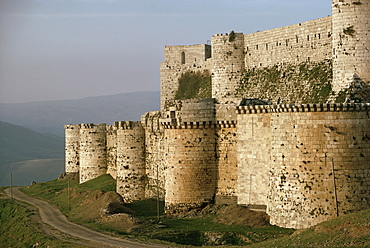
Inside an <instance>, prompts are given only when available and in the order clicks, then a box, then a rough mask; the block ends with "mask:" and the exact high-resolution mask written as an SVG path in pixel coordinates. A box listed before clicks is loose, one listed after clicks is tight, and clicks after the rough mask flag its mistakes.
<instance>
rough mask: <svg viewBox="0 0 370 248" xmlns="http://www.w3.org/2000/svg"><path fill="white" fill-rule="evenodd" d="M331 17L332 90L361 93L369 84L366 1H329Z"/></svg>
mask: <svg viewBox="0 0 370 248" xmlns="http://www.w3.org/2000/svg"><path fill="white" fill-rule="evenodd" d="M332 15H333V16H332V24H333V33H332V35H333V90H334V92H335V93H336V94H338V93H339V92H341V91H346V90H347V89H349V88H353V87H355V88H356V90H357V91H358V90H360V91H361V89H363V87H364V86H366V87H368V84H369V82H370V35H369V34H368V33H369V29H370V0H361V1H352V0H333V1H332ZM347 93H350V94H351V93H352V94H353V92H347ZM352 97H353V95H352ZM365 97H366V96H365Z"/></svg>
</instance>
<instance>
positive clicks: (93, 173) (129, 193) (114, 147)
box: [64, 121, 145, 201]
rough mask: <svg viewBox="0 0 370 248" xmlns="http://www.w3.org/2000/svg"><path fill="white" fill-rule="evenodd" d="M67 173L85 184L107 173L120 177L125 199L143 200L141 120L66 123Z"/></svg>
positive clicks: (143, 159)
mask: <svg viewBox="0 0 370 248" xmlns="http://www.w3.org/2000/svg"><path fill="white" fill-rule="evenodd" d="M64 128H65V144H66V147H65V154H66V173H77V172H78V173H79V177H80V178H79V182H80V183H84V182H86V181H89V180H91V179H94V178H96V177H98V176H101V175H104V174H110V175H112V177H113V178H115V179H116V180H117V182H120V183H117V185H119V186H118V187H117V190H116V191H117V193H119V194H121V195H122V196H123V197H124V199H125V200H126V201H135V200H142V199H144V197H145V196H144V177H145V172H144V170H145V158H144V155H145V154H144V152H145V149H144V146H145V136H144V129H143V127H142V126H141V124H140V122H132V121H119V122H115V124H114V125H112V126H108V125H106V124H98V125H95V124H91V123H89V124H76V125H65V126H64Z"/></svg>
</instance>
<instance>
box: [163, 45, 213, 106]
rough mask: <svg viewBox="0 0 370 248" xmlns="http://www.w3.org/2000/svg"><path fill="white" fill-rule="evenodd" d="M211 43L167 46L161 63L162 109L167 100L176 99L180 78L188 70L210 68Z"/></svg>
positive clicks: (194, 70) (195, 70)
mask: <svg viewBox="0 0 370 248" xmlns="http://www.w3.org/2000/svg"><path fill="white" fill-rule="evenodd" d="M210 57H211V46H210V45H204V44H202V45H190V46H166V47H165V48H164V62H163V63H161V65H160V80H161V110H162V109H163V108H164V105H165V102H166V101H167V100H174V99H175V95H176V92H177V89H178V87H179V83H178V80H179V78H180V77H181V75H182V73H185V72H186V71H193V72H197V71H204V70H207V69H208V70H209V69H210V68H209V65H208V62H207V60H208V59H209V58H210Z"/></svg>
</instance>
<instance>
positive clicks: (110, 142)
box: [65, 0, 370, 229]
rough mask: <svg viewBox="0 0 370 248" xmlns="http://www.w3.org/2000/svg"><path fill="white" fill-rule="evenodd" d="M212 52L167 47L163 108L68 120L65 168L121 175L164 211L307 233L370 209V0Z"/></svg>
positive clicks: (133, 195) (126, 193)
mask: <svg viewBox="0 0 370 248" xmlns="http://www.w3.org/2000/svg"><path fill="white" fill-rule="evenodd" d="M332 6H333V7H332V16H328V17H324V18H321V19H317V20H313V21H308V22H303V23H299V24H295V25H291V26H287V27H281V28H276V29H273V30H267V31H262V32H257V33H253V34H246V35H245V34H242V33H237V32H234V31H232V32H231V33H230V34H226V35H223V34H216V35H214V36H213V37H212V42H211V44H212V45H205V44H203V45H189V46H166V47H165V48H164V62H163V63H161V65H160V75H161V109H160V110H158V111H154V112H148V113H145V114H144V115H143V116H142V117H141V121H138V122H132V121H119V122H116V123H114V124H113V125H106V124H99V125H95V124H75V125H66V126H65V132H66V136H65V139H66V149H65V156H66V172H67V173H77V172H79V176H80V183H83V182H86V181H88V180H91V179H93V178H95V177H97V176H99V175H102V174H107V173H108V174H110V175H111V176H112V177H113V178H115V179H116V180H117V192H118V193H119V194H121V195H122V197H123V198H124V200H125V201H126V202H131V201H137V200H142V199H146V198H151V197H157V195H158V194H159V196H160V198H161V199H163V200H164V201H165V208H166V213H167V214H177V213H181V212H184V211H189V210H191V209H194V208H202V207H204V206H205V205H207V204H210V203H216V204H217V203H219V204H239V205H242V206H245V207H248V208H250V209H260V210H261V209H262V210H265V211H266V212H267V213H268V214H269V215H270V222H271V224H274V225H278V226H281V227H287V228H298V229H299V228H307V227H310V226H313V225H315V224H317V223H320V222H322V221H325V220H328V219H331V218H334V217H336V216H339V215H343V214H346V213H351V212H354V211H358V210H362V209H366V208H369V207H370V117H369V111H370V87H369V85H370V36H369V35H368V31H369V29H370V27H369V23H370V0H361V1H360V2H353V1H349V0H333V1H332Z"/></svg>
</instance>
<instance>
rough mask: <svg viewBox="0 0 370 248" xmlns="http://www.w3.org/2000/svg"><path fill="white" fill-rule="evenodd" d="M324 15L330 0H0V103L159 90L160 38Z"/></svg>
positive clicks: (169, 40) (202, 35) (200, 36)
mask: <svg viewBox="0 0 370 248" xmlns="http://www.w3.org/2000/svg"><path fill="white" fill-rule="evenodd" d="M328 15H331V1H329V0H324V1H323V0H312V1H310V2H308V1H304V0H281V1H273V0H245V1H240V0H232V1H225V0H203V1H195V0H187V1H174V0H157V1H152V0H139V1H132V0H131V1H130V0H122V1H117V0H110V1H105V0H91V1H87V0H82V1H77V0H63V1H62V0H48V1H46V0H38V1H36V0H34V1H31V0H0V23H1V24H2V26H1V28H0V102H1V103H26V102H34V101H51V100H65V99H81V98H85V97H89V96H99V95H112V94H116V93H128V92H136V91H159V87H160V82H159V64H160V63H161V62H163V48H164V46H166V45H193V44H206V43H207V42H208V40H210V39H211V37H212V35H214V34H218V33H229V32H230V31H231V30H235V32H243V33H244V34H248V33H253V32H256V31H258V30H261V31H262V30H267V29H273V28H278V27H282V26H287V25H292V24H296V23H300V22H305V21H309V20H313V19H317V18H322V17H325V16H328Z"/></svg>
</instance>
